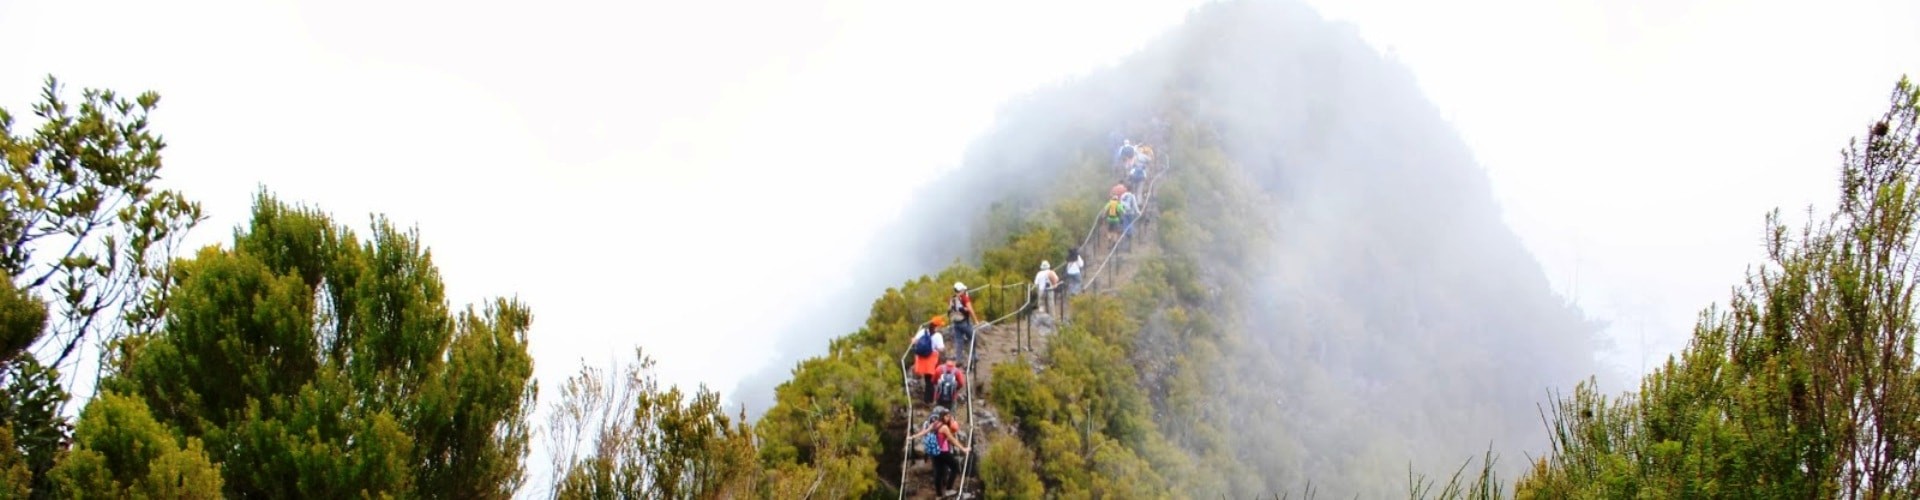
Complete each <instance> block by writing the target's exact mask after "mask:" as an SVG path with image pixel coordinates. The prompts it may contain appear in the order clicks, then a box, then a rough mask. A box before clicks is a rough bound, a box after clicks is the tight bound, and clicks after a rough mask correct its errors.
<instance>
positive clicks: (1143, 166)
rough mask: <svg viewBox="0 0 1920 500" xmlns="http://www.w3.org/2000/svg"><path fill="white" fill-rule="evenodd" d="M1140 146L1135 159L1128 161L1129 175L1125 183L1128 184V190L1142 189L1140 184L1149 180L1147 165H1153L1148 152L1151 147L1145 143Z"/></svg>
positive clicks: (1127, 173) (1127, 170) (1127, 171)
mask: <svg viewBox="0 0 1920 500" xmlns="http://www.w3.org/2000/svg"><path fill="white" fill-rule="evenodd" d="M1140 148H1141V149H1140V153H1138V154H1135V155H1134V156H1133V161H1131V162H1128V163H1127V169H1126V175H1127V177H1126V181H1124V184H1126V186H1127V190H1128V191H1138V190H1140V184H1141V183H1143V182H1146V180H1147V167H1149V166H1151V165H1153V160H1150V159H1149V158H1150V157H1149V156H1147V153H1146V152H1147V151H1149V149H1147V147H1146V146H1144V145H1142V146H1140Z"/></svg>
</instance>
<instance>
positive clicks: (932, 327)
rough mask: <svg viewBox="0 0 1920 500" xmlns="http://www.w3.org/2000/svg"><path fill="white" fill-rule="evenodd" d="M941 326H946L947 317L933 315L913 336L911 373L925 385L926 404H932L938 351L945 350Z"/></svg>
mask: <svg viewBox="0 0 1920 500" xmlns="http://www.w3.org/2000/svg"><path fill="white" fill-rule="evenodd" d="M943 326H947V317H946V316H934V317H933V321H932V322H929V323H927V325H926V326H925V327H924V328H921V329H920V333H919V334H918V335H914V336H913V348H912V352H913V375H914V376H916V377H919V378H920V383H921V384H922V385H925V386H926V387H927V404H933V383H934V376H936V375H939V364H940V353H941V352H943V351H946V350H947V344H946V342H945V340H946V339H944V338H942V337H941V336H940V327H943Z"/></svg>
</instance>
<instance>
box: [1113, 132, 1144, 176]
mask: <svg viewBox="0 0 1920 500" xmlns="http://www.w3.org/2000/svg"><path fill="white" fill-rule="evenodd" d="M1137 153H1138V152H1137V151H1136V150H1135V149H1134V147H1133V139H1126V140H1125V142H1123V143H1122V144H1121V145H1120V151H1118V152H1115V153H1114V154H1113V157H1114V158H1113V159H1114V162H1113V163H1114V165H1116V166H1117V167H1118V168H1120V169H1122V170H1125V169H1126V168H1127V165H1128V164H1131V163H1133V157H1134V155H1135V154H1137Z"/></svg>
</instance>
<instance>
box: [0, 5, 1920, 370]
mask: <svg viewBox="0 0 1920 500" xmlns="http://www.w3.org/2000/svg"><path fill="white" fill-rule="evenodd" d="M1194 3H1195V2H1194V1H1193V0H1181V1H1163V2H1146V1H1139V2H1116V1H1094V0H1073V1H1064V2H1046V3H1044V4H1038V3H1036V2H1025V1H1016V0H990V1H976V2H965V3H951V2H900V1H879V0H872V1H854V0H803V1H777V2H758V3H748V2H737V1H716V2H582V1H574V0H560V1H548V2H517V3H506V2H493V1H485V2H475V1H461V2H453V1H434V2H374V1H366V0H346V1H339V0H336V1H326V2H320V1H314V2H287V1H183V2H166V3H165V5H161V2H142V1H90V0H62V1H41V0H0V47H6V53H7V56H6V58H5V63H4V64H0V105H4V106H7V107H9V108H14V109H17V110H21V111H22V112H23V111H24V108H25V107H26V105H27V104H28V103H30V102H32V100H33V99H34V97H35V95H36V93H35V91H36V89H37V87H38V85H39V83H40V79H41V77H42V76H44V75H46V74H49V73H51V74H54V75H56V76H58V77H60V78H62V79H63V80H65V81H66V82H68V83H69V84H70V85H71V86H72V87H73V88H74V90H76V91H77V90H78V88H79V87H83V86H86V87H106V88H113V89H116V90H121V91H129V92H131V91H139V90H147V89H151V90H157V91H159V92H161V93H162V95H163V101H162V105H161V108H160V110H159V112H158V114H157V116H156V123H155V126H156V127H157V128H158V129H159V130H160V131H161V132H162V133H164V134H165V135H166V137H167V139H168V141H169V143H170V145H171V146H170V148H169V149H168V150H167V160H168V166H167V168H166V170H165V173H166V175H167V177H168V182H169V183H170V184H171V185H172V186H174V187H177V188H180V189H183V190H185V191H186V192H187V193H188V194H189V195H190V196H192V197H194V198H196V199H198V200H200V201H202V202H203V203H205V205H206V208H207V209H208V211H209V213H210V214H211V215H212V216H213V219H212V220H211V221H210V222H209V223H208V224H207V225H206V226H204V227H203V228H202V229H201V230H199V231H198V232H197V237H198V238H197V242H199V243H208V242H216V241H224V240H226V239H227V238H228V237H229V234H230V228H232V227H234V226H235V225H237V224H240V223H241V222H243V220H244V217H245V215H246V212H247V207H248V206H249V204H250V199H251V196H252V194H253V193H254V191H255V189H256V187H257V186H261V185H264V186H266V187H267V188H268V189H270V190H271V191H273V192H274V193H276V194H278V195H279V196H281V197H282V198H283V199H287V200H293V201H300V202H313V203H318V204H320V205H321V206H322V207H323V208H325V209H327V210H328V211H330V212H332V213H334V214H335V215H336V216H337V217H339V218H340V219H342V220H343V221H346V222H349V223H352V224H355V225H356V226H364V221H365V220H366V219H365V218H366V216H367V214H369V213H372V212H380V213H385V214H388V215H389V216H391V217H392V218H394V219H395V220H396V221H398V222H399V223H401V224H403V225H412V224H417V225H418V226H419V227H420V229H421V231H422V234H423V237H424V239H425V242H426V243H427V244H428V245H430V246H431V247H432V248H433V250H434V251H435V258H436V262H437V263H438V264H439V265H440V266H441V269H442V271H443V273H444V275H445V277H446V281H447V283H448V289H449V292H450V294H451V298H452V299H453V300H454V301H455V303H456V304H462V303H469V302H474V301H477V300H479V299H482V298H484V297H490V296H495V295H502V294H516V295H518V296H519V297H521V298H522V299H524V300H526V301H527V302H529V303H530V305H531V306H533V308H534V313H535V326H534V333H533V337H534V342H533V346H534V347H533V350H534V354H535V356H536V359H537V362H538V373H537V374H536V376H537V377H539V378H540V379H541V380H543V381H549V382H551V381H555V380H558V379H560V378H562V377H564V376H565V374H567V373H570V372H572V371H573V370H574V369H575V368H577V366H578V360H579V359H582V358H586V359H588V360H591V361H593V362H595V363H604V362H605V361H607V360H610V359H614V358H621V359H624V357H625V353H626V352H627V350H628V349H630V348H631V346H633V345H635V344H641V345H644V346H646V347H647V348H648V349H649V350H650V351H651V353H652V354H653V355H654V356H655V357H656V358H657V359H659V360H660V363H659V368H660V372H661V374H662V376H663V378H664V379H665V380H666V381H667V382H670V383H679V384H694V383H701V382H704V383H707V384H709V385H710V386H712V387H715V388H719V389H723V390H731V389H732V388H733V387H734V385H735V384H736V383H737V382H738V381H739V379H740V378H741V377H742V376H744V375H746V374H748V373H751V372H753V371H754V369H755V368H758V366H759V365H760V364H761V362H762V361H761V360H764V359H768V358H769V356H770V353H769V352H768V351H767V348H765V347H763V346H762V345H763V344H762V343H761V342H762V341H763V339H764V342H765V343H766V344H772V343H773V341H772V338H773V337H775V336H777V335H778V332H780V329H781V327H782V324H783V323H788V322H796V321H805V320H806V318H807V317H808V315H809V314H810V311H805V310H801V309H802V308H800V307H799V306H797V305H795V304H798V303H802V302H807V301H805V300H800V299H801V298H804V297H810V296H816V295H820V294H834V293H851V292H852V291H848V290H842V289H839V288H836V286H837V284H836V277H837V276H839V275H840V274H841V273H842V271H843V270H845V269H848V268H851V267H853V266H857V265H859V259H860V258H861V257H862V253H863V251H862V249H863V248H865V247H866V245H867V242H868V241H870V240H871V239H873V238H882V237H885V235H879V234H875V232H876V231H878V228H879V226H880V224H882V223H883V222H885V220H886V218H887V217H890V216H891V214H893V213H894V212H895V211H896V209H897V208H898V207H900V206H901V205H902V204H903V203H905V201H906V200H905V195H906V193H908V192H909V188H911V187H913V186H917V185H919V184H921V183H923V182H925V181H926V180H928V179H930V178H931V176H932V175H934V174H935V173H937V172H939V171H940V170H942V169H945V168H948V167H949V166H950V165H951V164H952V163H953V162H954V161H955V160H957V159H958V158H959V154H960V152H961V148H962V147H963V146H964V144H965V142H966V141H967V140H969V139H971V138H972V137H973V136H974V135H976V134H977V133H978V132H980V131H981V129H982V127H984V126H985V125H986V124H987V123H988V120H989V119H990V118H991V117H992V112H993V110H994V108H995V107H996V106H998V105H999V104H1000V102H1001V101H1003V100H1004V99H1006V98H1008V97H1010V96H1012V95H1014V94H1017V93H1019V92H1022V91H1024V90H1026V89H1029V88H1032V87H1035V86H1037V85H1041V84H1044V83H1047V82H1050V81H1055V80H1057V79H1060V78H1064V77H1068V76H1071V75H1074V74H1077V73H1080V72H1082V71H1085V70H1087V69H1090V68H1092V67H1095V66H1098V65H1102V64H1106V63H1108V62H1111V61H1112V60H1114V59H1115V58H1116V57H1119V56H1122V55H1124V54H1126V53H1128V52H1131V51H1132V50H1133V49H1135V48H1137V47H1138V46H1139V45H1140V44H1141V43H1143V42H1144V41H1146V40H1147V39H1149V38H1150V37H1152V36H1154V35H1156V34H1157V33H1159V32H1160V31H1162V30H1164V29H1166V28H1167V27H1169V26H1171V25H1172V24H1174V23H1177V22H1179V21H1180V20H1181V17H1182V14H1183V13H1184V12H1185V11H1186V9H1187V8H1189V7H1190V6H1191V5H1193V4H1194ZM1310 3H1313V4H1316V6H1318V7H1319V8H1321V9H1322V10H1323V11H1324V12H1326V13H1327V14H1328V15H1329V16H1330V17H1333V18H1336V19H1342V20H1348V21H1352V22H1354V23H1355V24H1357V25H1358V26H1359V27H1360V30H1361V32H1362V33H1363V34H1364V36H1366V37H1367V38H1368V39H1369V40H1370V41H1371V42H1372V43H1374V44H1376V45H1377V46H1379V47H1381V48H1383V49H1390V50H1392V51H1393V53H1394V54H1396V57H1398V58H1399V59H1401V60H1402V61H1403V62H1405V63H1406V64H1408V65H1409V66H1410V67H1411V68H1412V69H1413V70H1414V72H1415V74H1416V75H1417V76H1418V78H1419V79H1420V81H1421V84H1422V86H1423V88H1425V89H1426V91H1427V92H1428V93H1429V96H1430V97H1431V98H1432V99H1434V100H1435V102H1436V103H1437V104H1438V106H1439V107H1440V109H1442V110H1443V112H1444V113H1446V115H1447V116H1448V118H1449V119H1451V120H1452V121H1453V122H1454V123H1455V124H1456V125H1457V126H1458V127H1459V128H1460V129H1461V132H1462V134H1463V136H1464V137H1465V138H1466V140H1467V141H1468V142H1469V144H1470V145H1471V146H1472V148H1473V149H1474V151H1475V152H1476V153H1477V154H1478V155H1479V158H1480V159H1481V161H1482V162H1483V163H1484V164H1485V166H1486V167H1487V169H1488V171H1489V172H1490V175H1491V177H1492V179H1493V181H1494V185H1495V188H1496V192H1497V193H1499V196H1500V197H1501V199H1500V201H1501V203H1502V205H1503V206H1504V207H1505V208H1506V212H1507V219H1508V221H1509V222H1510V223H1511V224H1512V225H1513V226H1514V227H1515V229H1516V230H1517V231H1519V232H1520V233H1521V234H1522V236H1523V237H1524V238H1525V240H1526V242H1527V244H1528V245H1529V247H1530V248H1532V249H1533V250H1534V252H1535V253H1536V255H1537V256H1538V257H1539V259H1540V260H1541V261H1542V263H1543V265H1544V266H1545V269H1546V271H1547V272H1548V274H1549V276H1550V277H1551V278H1552V279H1553V280H1554V283H1555V285H1556V288H1557V289H1560V290H1563V291H1566V292H1567V293H1569V294H1571V295H1574V296H1576V297H1577V298H1578V300H1579V302H1580V303H1581V304H1582V305H1583V306H1585V307H1586V308H1588V309H1589V310H1590V311H1592V312H1593V313H1594V314H1595V315H1596V316H1598V317H1602V318H1608V319H1612V320H1614V321H1615V322H1616V327H1615V328H1614V329H1613V330H1612V332H1613V333H1614V334H1616V336H1617V337H1618V338H1619V339H1620V342H1621V343H1622V344H1621V348H1622V349H1621V350H1619V351H1617V352H1611V353H1607V355H1606V356H1607V359H1608V360H1609V361H1610V362H1612V363H1615V364H1616V365H1618V366H1622V367H1624V368H1626V369H1629V370H1636V371H1637V370H1639V367H1638V366H1634V365H1636V364H1637V361H1639V360H1640V359H1641V352H1640V351H1641V347H1640V345H1638V344H1639V339H1638V335H1639V332H1640V330H1641V328H1642V327H1643V326H1644V330H1645V332H1646V336H1647V343H1646V346H1645V350H1644V354H1645V355H1646V356H1647V357H1658V356H1662V355H1664V354H1665V353H1667V352H1671V351H1673V350H1675V349H1678V348H1679V347H1680V346H1681V342H1682V339H1684V336H1685V334H1686V333H1687V332H1688V329H1689V327H1690V324H1691V322H1692V320H1693V317H1694V314H1695V312H1696V311H1698V310H1699V309H1700V308H1701V307H1703V306H1704V305H1706V304H1707V303H1709V302H1713V301H1724V299H1725V297H1726V294H1727V290H1728V287H1729V286H1730V285H1732V284H1733V283H1735V282H1737V281H1738V279H1739V277H1740V273H1741V272H1742V271H1743V269H1744V268H1745V267H1746V265H1747V264H1748V263H1750V262H1753V261H1755V260H1756V259H1757V258H1758V257H1759V256H1760V246H1759V239H1758V237H1759V235H1760V224H1761V221H1762V218H1761V217H1762V215H1763V213H1764V212H1765V211H1766V210H1768V209H1770V208H1772V207H1776V206H1781V207H1786V208H1787V210H1788V211H1789V212H1794V211H1796V209H1798V208H1799V207H1804V206H1805V205H1807V204H1809V203H1815V202H1819V203H1825V200H1827V199H1829V198H1831V193H1832V192H1833V190H1834V187H1833V185H1834V179H1833V173H1834V171H1835V170H1834V165H1835V164H1836V161H1837V154H1836V152H1837V151H1838V149H1839V148H1840V147H1841V146H1843V145H1844V144H1845V139H1846V138H1847V137H1848V136H1850V135H1851V134H1853V133H1855V132H1856V131H1858V130H1859V129H1860V127H1861V126H1862V125H1863V124H1864V123H1866V121H1867V120H1868V119H1869V118H1871V117H1873V116H1875V115H1876V114H1877V113H1878V112H1880V111H1881V110H1882V109H1883V105H1884V98H1885V94H1886V92H1887V91H1888V90H1889V88H1890V86H1891V84H1892V83H1893V81H1894V79H1895V78H1897V77H1898V76H1899V74H1900V73H1901V72H1902V71H1907V72H1916V71H1920V66H1916V65H1917V64H1920V59H1916V57H1920V56H1916V55H1915V54H1920V30H1914V29H1913V28H1914V27H1915V26H1920V7H1916V4H1915V2H1912V1H1911V0H1885V1H1871V0H1833V1H1825V2H1776V1H1740V0H1729V1H1694V0H1661V1H1646V0H1606V1H1600V0H1570V1H1556V2H1544V1H1521V0H1466V1H1456V2H1446V3H1444V4H1442V3H1440V2H1422V1H1401V0H1356V1H1342V2H1335V1H1330V0H1315V1H1311V2H1310ZM902 159H907V160H906V161H902ZM796 219H797V220H796ZM1794 220H1798V219H1797V218H1795V219H1794ZM774 221H790V223H774ZM906 278H907V277H906V276H902V277H900V279H906ZM857 293H860V294H862V295H870V292H869V291H858V292H857ZM868 300H870V297H864V298H859V299H858V300H856V301H855V303H858V304H861V305H860V306H859V307H862V308H864V307H865V304H866V303H867V301H868ZM856 326H857V325H846V329H847V330H848V331H851V330H852V329H853V328H855V327H856ZM822 349H824V346H822Z"/></svg>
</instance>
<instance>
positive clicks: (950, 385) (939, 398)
mask: <svg viewBox="0 0 1920 500" xmlns="http://www.w3.org/2000/svg"><path fill="white" fill-rule="evenodd" d="M938 373H939V375H937V376H935V377H934V383H933V387H934V390H933V395H934V396H933V400H934V404H936V405H940V406H949V407H950V406H954V404H953V403H954V402H955V401H960V400H961V399H962V396H963V395H965V394H966V390H967V372H966V370H961V369H960V365H959V364H958V363H954V362H953V360H947V362H946V364H942V365H940V368H939V370H938Z"/></svg>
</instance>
